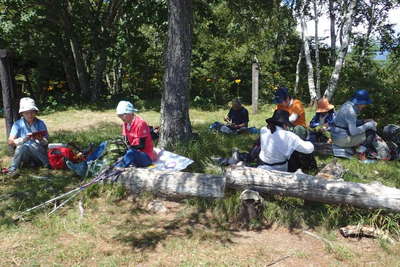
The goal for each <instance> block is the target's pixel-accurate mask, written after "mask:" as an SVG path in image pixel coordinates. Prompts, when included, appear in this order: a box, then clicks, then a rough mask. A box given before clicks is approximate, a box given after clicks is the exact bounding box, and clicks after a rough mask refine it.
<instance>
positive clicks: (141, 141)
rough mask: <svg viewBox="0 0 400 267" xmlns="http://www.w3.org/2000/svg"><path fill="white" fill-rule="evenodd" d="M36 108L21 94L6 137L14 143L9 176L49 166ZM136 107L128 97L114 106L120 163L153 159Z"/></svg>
mask: <svg viewBox="0 0 400 267" xmlns="http://www.w3.org/2000/svg"><path fill="white" fill-rule="evenodd" d="M38 111H39V109H38V107H37V106H36V104H35V101H34V100H33V99H32V98H29V97H24V98H21V100H20V105H19V114H20V115H21V119H19V120H17V121H16V122H14V124H13V126H12V128H11V131H10V135H9V138H8V144H9V145H12V146H14V147H15V152H14V156H13V158H12V162H11V166H10V167H9V168H8V169H7V170H6V172H7V173H8V174H9V175H10V176H12V177H16V176H18V174H19V169H20V168H22V167H45V168H51V164H50V162H49V155H48V149H47V148H48V138H49V134H48V131H47V127H46V124H45V123H44V122H43V121H42V120H40V119H38V118H37V114H38ZM137 111H138V110H137V109H135V107H134V106H133V104H132V103H130V102H129V101H120V102H119V103H118V106H117V109H116V113H117V116H118V117H119V118H120V119H121V120H122V122H123V124H122V136H123V137H124V139H125V143H126V144H127V151H126V153H125V155H124V156H123V157H122V159H121V160H120V162H119V163H118V164H119V165H120V166H127V165H134V166H137V167H147V166H149V165H151V164H152V162H153V161H154V160H155V159H156V154H155V153H154V149H153V148H154V144H153V138H152V134H151V131H150V127H149V126H148V124H147V123H146V121H144V120H143V119H142V118H141V117H140V116H139V115H137V114H136V112H137Z"/></svg>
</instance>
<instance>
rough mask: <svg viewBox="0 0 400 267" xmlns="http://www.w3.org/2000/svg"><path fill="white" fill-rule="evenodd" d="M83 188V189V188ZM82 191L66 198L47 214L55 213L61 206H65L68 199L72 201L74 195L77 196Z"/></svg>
mask: <svg viewBox="0 0 400 267" xmlns="http://www.w3.org/2000/svg"><path fill="white" fill-rule="evenodd" d="M82 190H83V189H82ZM79 192H80V191H78V192H76V193H75V194H74V195H72V196H70V197H69V198H68V199H67V200H65V201H64V202H62V203H61V204H60V205H58V206H57V207H55V208H54V209H53V210H52V211H50V212H49V214H47V215H51V214H53V213H54V212H55V211H56V210H58V209H59V208H61V207H62V206H64V205H65V204H66V203H67V202H68V201H70V200H71V199H73V198H74V197H76V196H77V195H78V194H79Z"/></svg>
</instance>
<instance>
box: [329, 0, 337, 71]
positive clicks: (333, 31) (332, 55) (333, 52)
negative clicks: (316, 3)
mask: <svg viewBox="0 0 400 267" xmlns="http://www.w3.org/2000/svg"><path fill="white" fill-rule="evenodd" d="M334 8H335V1H334V0H329V19H330V30H331V53H330V61H331V64H333V62H335V60H336V29H335V27H336V16H335V10H334Z"/></svg>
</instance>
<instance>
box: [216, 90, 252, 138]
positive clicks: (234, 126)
mask: <svg viewBox="0 0 400 267" xmlns="http://www.w3.org/2000/svg"><path fill="white" fill-rule="evenodd" d="M224 120H225V122H227V124H226V125H223V126H222V127H221V128H220V131H221V132H223V133H227V134H231V133H242V132H246V131H247V129H248V128H247V127H248V124H249V112H248V111H247V109H246V108H245V107H243V106H242V103H241V102H240V100H239V99H237V98H236V99H233V100H232V107H231V109H230V110H229V112H228V115H227V116H226V117H225V118H224Z"/></svg>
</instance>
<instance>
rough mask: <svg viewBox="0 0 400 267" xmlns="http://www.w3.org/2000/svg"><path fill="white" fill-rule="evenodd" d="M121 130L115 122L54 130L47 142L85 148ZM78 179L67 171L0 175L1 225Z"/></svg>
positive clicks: (67, 188)
mask: <svg viewBox="0 0 400 267" xmlns="http://www.w3.org/2000/svg"><path fill="white" fill-rule="evenodd" d="M120 131H121V129H120V125H117V124H116V123H101V124H99V125H96V127H92V128H90V129H88V130H82V131H78V130H75V131H57V132H55V133H53V134H52V136H51V137H50V138H51V139H50V142H52V143H69V142H73V143H74V144H77V145H78V146H79V147H80V148H82V149H84V148H87V146H88V145H89V144H90V143H93V144H99V143H100V142H102V141H105V140H109V139H111V138H114V137H117V136H119V135H120ZM80 182H81V180H80V179H79V178H78V177H76V176H74V175H73V173H72V172H71V171H67V170H61V171H60V170H47V169H22V170H21V173H20V176H19V177H17V178H10V177H8V176H2V177H0V225H2V224H13V223H14V220H13V219H12V218H14V217H16V215H18V214H19V213H20V212H22V211H24V210H26V209H28V208H31V207H34V206H35V205H38V204H41V203H42V202H45V201H47V200H49V199H51V198H53V197H56V196H58V195H60V194H62V193H64V192H66V191H69V190H72V189H74V188H76V187H77V186H78V185H79V183H80ZM35 212H40V211H35ZM35 212H33V213H32V214H34V213H35Z"/></svg>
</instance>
